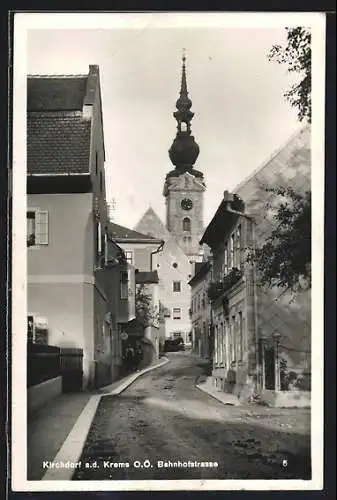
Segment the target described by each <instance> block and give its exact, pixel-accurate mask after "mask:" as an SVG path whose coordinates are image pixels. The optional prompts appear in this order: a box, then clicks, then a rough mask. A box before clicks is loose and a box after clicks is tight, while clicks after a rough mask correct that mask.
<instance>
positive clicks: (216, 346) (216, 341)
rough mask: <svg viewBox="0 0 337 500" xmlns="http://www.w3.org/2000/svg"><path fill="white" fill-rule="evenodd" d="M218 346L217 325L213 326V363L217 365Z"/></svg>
mask: <svg viewBox="0 0 337 500" xmlns="http://www.w3.org/2000/svg"><path fill="white" fill-rule="evenodd" d="M218 345H219V341H218V325H216V326H215V335H214V354H215V356H214V358H215V359H214V361H215V363H216V364H217V363H218V360H219V352H218Z"/></svg>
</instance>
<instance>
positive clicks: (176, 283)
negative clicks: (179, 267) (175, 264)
mask: <svg viewBox="0 0 337 500" xmlns="http://www.w3.org/2000/svg"><path fill="white" fill-rule="evenodd" d="M173 291H174V292H181V282H180V281H173Z"/></svg>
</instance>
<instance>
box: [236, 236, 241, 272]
mask: <svg viewBox="0 0 337 500" xmlns="http://www.w3.org/2000/svg"><path fill="white" fill-rule="evenodd" d="M236 267H241V226H238V227H237V230H236Z"/></svg>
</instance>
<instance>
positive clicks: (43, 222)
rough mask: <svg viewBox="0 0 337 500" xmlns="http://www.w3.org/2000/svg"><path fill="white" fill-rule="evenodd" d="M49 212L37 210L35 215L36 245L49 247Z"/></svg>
mask: <svg viewBox="0 0 337 500" xmlns="http://www.w3.org/2000/svg"><path fill="white" fill-rule="evenodd" d="M48 222H49V221H48V212H47V211H46V210H43V211H42V210H37V211H36V213H35V224H36V226H35V228H36V237H35V244H36V245H48V236H49V228H48Z"/></svg>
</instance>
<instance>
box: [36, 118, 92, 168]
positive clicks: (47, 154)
mask: <svg viewBox="0 0 337 500" xmlns="http://www.w3.org/2000/svg"><path fill="white" fill-rule="evenodd" d="M90 130H91V122H90V121H87V120H83V118H82V114H81V113H57V112H40V113H28V120H27V172H28V174H36V173H40V174H41V173H45V174H51V173H86V172H88V173H89V156H90Z"/></svg>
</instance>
